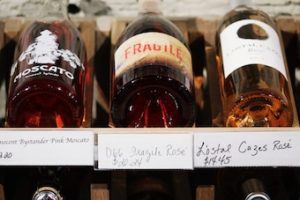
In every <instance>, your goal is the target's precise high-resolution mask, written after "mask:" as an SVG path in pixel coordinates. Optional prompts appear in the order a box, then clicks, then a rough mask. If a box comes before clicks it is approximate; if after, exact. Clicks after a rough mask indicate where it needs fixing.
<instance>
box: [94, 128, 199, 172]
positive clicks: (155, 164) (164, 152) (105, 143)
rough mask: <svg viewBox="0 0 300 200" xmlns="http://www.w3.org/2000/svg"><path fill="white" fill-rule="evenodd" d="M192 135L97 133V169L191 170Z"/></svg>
mask: <svg viewBox="0 0 300 200" xmlns="http://www.w3.org/2000/svg"><path fill="white" fill-rule="evenodd" d="M192 140H193V135H192V134H148V133H147V134H125V133H124V134H100V135H98V156H99V157H98V167H99V169H192V168H193V159H192V156H193V151H192V144H193V142H192Z"/></svg>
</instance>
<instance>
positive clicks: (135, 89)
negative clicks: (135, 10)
mask: <svg viewBox="0 0 300 200" xmlns="http://www.w3.org/2000/svg"><path fill="white" fill-rule="evenodd" d="M159 1H160V0H139V5H140V11H139V12H140V16H139V17H138V18H137V19H135V20H134V21H133V22H131V23H130V24H129V25H128V27H127V28H126V29H125V30H124V31H123V32H122V34H121V36H120V38H119V40H118V42H117V43H116V48H115V49H116V50H115V53H114V67H113V69H112V92H111V102H110V104H111V105H110V110H111V121H112V124H113V126H117V127H179V126H183V127H184V126H192V125H193V124H194V118H195V100H194V85H193V70H192V64H191V54H190V52H189V49H188V45H187V43H186V41H185V38H184V37H183V35H182V33H181V32H180V31H179V29H178V28H177V27H176V26H175V25H174V24H173V23H171V22H170V21H169V20H168V19H166V18H165V17H163V16H162V15H161V11H160V9H159V3H160V2H159Z"/></svg>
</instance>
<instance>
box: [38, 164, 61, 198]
mask: <svg viewBox="0 0 300 200" xmlns="http://www.w3.org/2000/svg"><path fill="white" fill-rule="evenodd" d="M65 169H66V168H60V167H57V168H50V167H39V168H38V169H37V173H36V178H37V180H36V181H37V189H36V191H35V192H34V193H33V195H32V200H63V199H64V197H63V196H62V194H61V191H60V190H61V188H62V186H61V184H62V183H61V180H60V177H61V175H62V173H66V170H65Z"/></svg>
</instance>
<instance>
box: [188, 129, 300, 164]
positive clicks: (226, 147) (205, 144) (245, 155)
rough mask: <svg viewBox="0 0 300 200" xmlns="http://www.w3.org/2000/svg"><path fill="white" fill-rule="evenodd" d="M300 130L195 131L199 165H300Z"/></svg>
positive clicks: (196, 156)
mask: <svg viewBox="0 0 300 200" xmlns="http://www.w3.org/2000/svg"><path fill="white" fill-rule="evenodd" d="M299 144H300V133H299V132H298V133H297V132H240V133H237V132H222V133H216V132H214V133H196V134H194V163H195V167H225V166H300V153H299V152H300V145H299Z"/></svg>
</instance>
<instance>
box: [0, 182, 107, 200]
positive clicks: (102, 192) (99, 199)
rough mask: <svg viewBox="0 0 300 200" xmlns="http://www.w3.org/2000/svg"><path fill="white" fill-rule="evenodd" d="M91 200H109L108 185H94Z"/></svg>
mask: <svg viewBox="0 0 300 200" xmlns="http://www.w3.org/2000/svg"><path fill="white" fill-rule="evenodd" d="M0 200H1V199H0ZM91 200H109V191H108V189H107V185H105V184H92V185H91Z"/></svg>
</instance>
